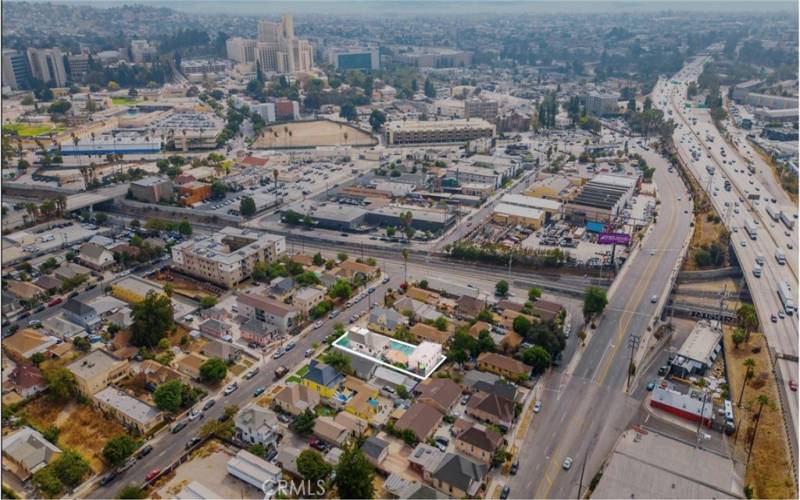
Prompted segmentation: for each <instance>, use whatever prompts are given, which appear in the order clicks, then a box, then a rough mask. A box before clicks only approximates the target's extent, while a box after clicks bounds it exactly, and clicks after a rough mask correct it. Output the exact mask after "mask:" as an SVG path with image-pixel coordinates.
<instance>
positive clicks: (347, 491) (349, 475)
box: [334, 442, 375, 498]
mask: <svg viewBox="0 0 800 500" xmlns="http://www.w3.org/2000/svg"><path fill="white" fill-rule="evenodd" d="M374 480H375V469H374V468H373V467H372V464H371V463H369V461H368V460H367V457H366V456H364V453H363V452H362V451H361V448H359V447H358V444H357V443H356V442H353V443H351V444H350V446H348V447H347V448H345V450H344V453H342V455H341V456H340V457H339V463H338V464H336V479H335V480H334V482H335V484H336V492H337V494H338V497H339V498H372V497H373V496H374V494H375V486H374V484H373V482H374Z"/></svg>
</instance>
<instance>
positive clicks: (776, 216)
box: [767, 205, 781, 222]
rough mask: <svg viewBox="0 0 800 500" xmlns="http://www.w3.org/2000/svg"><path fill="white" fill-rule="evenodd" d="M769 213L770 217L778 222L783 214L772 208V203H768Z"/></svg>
mask: <svg viewBox="0 0 800 500" xmlns="http://www.w3.org/2000/svg"><path fill="white" fill-rule="evenodd" d="M767 215H769V217H770V219H772V220H774V221H775V222H778V219H780V218H781V214H780V213H779V212H776V211H775V209H774V208H772V205H767Z"/></svg>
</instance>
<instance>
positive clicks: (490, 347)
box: [474, 330, 496, 356]
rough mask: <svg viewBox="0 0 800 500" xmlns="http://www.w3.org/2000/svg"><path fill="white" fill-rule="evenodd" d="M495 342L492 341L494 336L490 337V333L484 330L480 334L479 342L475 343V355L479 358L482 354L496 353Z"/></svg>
mask: <svg viewBox="0 0 800 500" xmlns="http://www.w3.org/2000/svg"><path fill="white" fill-rule="evenodd" d="M495 349H496V348H495V345H494V340H492V336H491V335H489V332H487V331H486V330H483V331H482V332H480V333H479V334H478V341H477V342H476V343H475V352H474V354H475V355H476V356H477V355H478V354H480V353H482V352H494V351H495Z"/></svg>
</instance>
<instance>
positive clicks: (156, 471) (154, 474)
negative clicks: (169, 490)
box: [144, 469, 161, 481]
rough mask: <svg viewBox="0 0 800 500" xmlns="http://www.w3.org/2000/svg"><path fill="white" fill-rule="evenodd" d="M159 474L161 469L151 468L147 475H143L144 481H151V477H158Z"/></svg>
mask: <svg viewBox="0 0 800 500" xmlns="http://www.w3.org/2000/svg"><path fill="white" fill-rule="evenodd" d="M159 474H161V469H153V470H151V471H150V472H148V473H147V475H146V476H145V477H144V480H145V481H152V480H153V479H155V478H156V477H158V475H159Z"/></svg>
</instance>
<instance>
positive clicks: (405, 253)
mask: <svg viewBox="0 0 800 500" xmlns="http://www.w3.org/2000/svg"><path fill="white" fill-rule="evenodd" d="M400 253H402V254H403V283H408V249H407V248H404V249H403V251H402V252H400Z"/></svg>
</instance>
